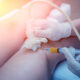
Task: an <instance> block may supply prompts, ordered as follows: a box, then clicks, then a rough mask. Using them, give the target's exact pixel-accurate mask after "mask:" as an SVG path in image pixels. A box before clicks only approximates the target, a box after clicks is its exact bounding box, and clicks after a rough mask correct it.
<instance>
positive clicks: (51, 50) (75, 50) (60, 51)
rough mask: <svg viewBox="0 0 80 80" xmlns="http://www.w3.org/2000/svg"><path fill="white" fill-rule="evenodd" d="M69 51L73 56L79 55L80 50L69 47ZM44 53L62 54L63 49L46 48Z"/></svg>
mask: <svg viewBox="0 0 80 80" xmlns="http://www.w3.org/2000/svg"><path fill="white" fill-rule="evenodd" d="M68 49H69V50H70V51H71V50H72V51H73V52H74V53H75V54H80V49H75V48H73V47H70V48H68ZM45 50H46V51H48V52H50V53H60V54H62V52H63V51H62V50H63V48H54V47H51V48H46V49H45Z"/></svg>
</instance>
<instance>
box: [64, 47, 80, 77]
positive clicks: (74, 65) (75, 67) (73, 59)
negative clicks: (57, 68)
mask: <svg viewBox="0 0 80 80" xmlns="http://www.w3.org/2000/svg"><path fill="white" fill-rule="evenodd" d="M62 53H63V54H64V56H65V58H66V60H67V63H68V68H69V70H70V71H71V72H73V73H74V74H76V75H77V76H79V77H80V63H79V62H80V54H78V56H76V53H75V49H74V48H62Z"/></svg>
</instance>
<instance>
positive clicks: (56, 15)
mask: <svg viewBox="0 0 80 80" xmlns="http://www.w3.org/2000/svg"><path fill="white" fill-rule="evenodd" d="M60 9H61V10H63V12H64V13H65V14H66V15H68V16H70V14H71V6H70V5H69V4H66V3H63V4H62V5H61V6H60ZM48 18H53V19H56V20H58V21H59V22H63V21H65V20H66V18H65V17H64V16H63V14H62V13H61V12H60V11H58V10H57V9H53V10H52V11H51V12H50V14H49V16H48Z"/></svg>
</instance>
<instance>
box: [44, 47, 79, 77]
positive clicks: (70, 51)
mask: <svg viewBox="0 0 80 80" xmlns="http://www.w3.org/2000/svg"><path fill="white" fill-rule="evenodd" d="M45 50H46V51H48V52H51V53H60V54H64V56H65V58H66V60H67V63H68V68H69V69H70V71H72V72H73V73H74V74H76V75H77V76H79V77H80V49H75V48H73V47H70V48H67V47H64V48H46V49H45ZM76 54H77V55H78V56H77V57H75V55H76Z"/></svg>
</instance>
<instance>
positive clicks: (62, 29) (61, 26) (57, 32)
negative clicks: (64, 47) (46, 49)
mask: <svg viewBox="0 0 80 80" xmlns="http://www.w3.org/2000/svg"><path fill="white" fill-rule="evenodd" d="M45 22H46V23H43V25H44V26H41V29H36V30H35V31H34V34H35V35H36V36H38V37H45V38H48V39H50V40H52V41H57V40H60V39H61V38H66V37H69V36H70V35H71V27H70V24H69V23H59V22H58V21H57V20H54V19H48V20H45ZM45 24H46V25H45Z"/></svg>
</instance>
